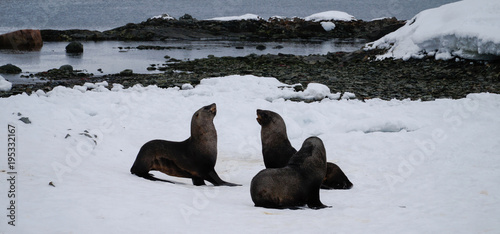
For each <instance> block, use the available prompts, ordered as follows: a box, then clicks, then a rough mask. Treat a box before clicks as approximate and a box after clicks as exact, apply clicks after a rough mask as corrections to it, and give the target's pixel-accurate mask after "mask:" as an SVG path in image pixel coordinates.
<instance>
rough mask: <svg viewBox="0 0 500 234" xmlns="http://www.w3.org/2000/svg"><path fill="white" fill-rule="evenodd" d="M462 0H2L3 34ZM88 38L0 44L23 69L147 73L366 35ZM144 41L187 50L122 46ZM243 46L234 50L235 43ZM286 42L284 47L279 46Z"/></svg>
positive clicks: (364, 15)
mask: <svg viewBox="0 0 500 234" xmlns="http://www.w3.org/2000/svg"><path fill="white" fill-rule="evenodd" d="M455 1H456V0H273V1H264V0H210V1H208V0H141V1H138V0H119V1H118V0H72V1H70V0H44V1H41V0H40V1H33V0H0V34H1V33H6V32H9V31H14V30H18V29H25V28H34V29H47V28H50V29H71V28H78V29H93V30H101V31H102V30H107V29H111V28H114V27H118V26H122V25H125V24H127V23H139V22H142V21H144V20H146V19H148V18H150V17H152V16H155V15H160V14H164V13H168V14H170V15H171V16H174V17H176V18H179V17H180V16H182V15H184V14H185V13H188V14H191V15H192V16H193V17H195V18H197V19H209V18H213V17H221V16H234V15H243V14H246V13H253V14H257V15H259V16H261V17H263V18H269V17H271V16H275V15H279V16H286V17H293V16H298V17H306V16H309V15H311V14H314V13H318V12H323V11H328V10H338V11H344V12H347V13H349V14H351V15H353V16H355V17H356V18H358V19H363V20H371V19H374V18H380V17H392V16H395V17H396V18H398V19H410V18H412V17H413V16H414V15H415V14H417V13H418V12H420V11H422V10H425V9H429V8H433V7H437V6H440V5H443V4H446V3H450V2H455ZM235 43H236V42H223V41H218V42H210V41H201V42H182V41H180V42H130V43H129V42H97V43H96V42H86V43H84V47H85V52H84V53H83V55H81V56H77V57H74V56H68V55H66V53H65V51H64V48H65V46H66V45H67V43H45V44H44V46H43V48H42V50H41V51H36V52H14V51H8V50H0V65H3V64H7V63H12V64H15V65H17V66H19V67H20V68H21V69H23V71H24V72H29V73H35V72H40V71H46V70H48V69H51V68H59V67H60V66H61V65H64V64H71V65H72V66H73V67H74V68H75V69H78V70H85V71H86V72H89V73H94V74H100V72H98V71H97V69H102V71H103V73H102V74H109V73H117V72H120V71H122V70H124V69H133V70H134V72H137V73H148V72H151V71H147V70H146V68H147V67H148V66H149V65H150V64H160V65H161V64H162V63H164V62H165V59H164V58H163V57H164V56H165V55H169V56H171V57H172V58H176V59H181V60H185V59H196V58H203V57H206V56H208V55H210V54H212V55H215V56H245V55H248V54H250V53H256V54H267V53H271V54H277V53H286V54H297V55H308V54H326V53H328V52H335V51H353V50H356V49H359V48H360V47H361V46H362V45H363V44H364V42H363V41H338V40H332V41H327V42H321V43H312V42H310V43H306V44H304V43H296V42H287V43H265V44H266V46H267V48H268V49H266V50H264V51H259V50H256V49H255V46H256V45H255V44H252V43H250V42H248V43H240V44H239V45H238V44H235ZM140 44H147V45H163V46H180V47H186V48H187V49H182V50H179V49H174V50H160V51H152V50H147V51H144V50H143V51H141V50H135V49H131V50H120V49H119V48H118V47H127V46H131V47H135V46H138V45H140ZM237 45H238V46H243V47H244V49H236V48H235V46H237ZM277 45H282V46H283V47H284V48H283V49H273V47H275V46H277ZM2 76H4V77H5V78H7V79H9V80H10V81H13V82H20V81H21V82H25V81H26V79H19V76H6V75H2Z"/></svg>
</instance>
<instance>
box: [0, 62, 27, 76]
mask: <svg viewBox="0 0 500 234" xmlns="http://www.w3.org/2000/svg"><path fill="white" fill-rule="evenodd" d="M21 72H22V70H21V68H19V67H18V66H16V65H12V64H10V63H9V64H6V65H3V66H1V67H0V73H5V74H19V73H21Z"/></svg>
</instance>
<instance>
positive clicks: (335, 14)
mask: <svg viewBox="0 0 500 234" xmlns="http://www.w3.org/2000/svg"><path fill="white" fill-rule="evenodd" d="M304 19H305V20H307V21H328V20H338V21H353V20H356V18H354V16H352V15H349V14H347V13H346V12H342V11H325V12H320V13H316V14H312V15H310V16H308V17H306V18H304Z"/></svg>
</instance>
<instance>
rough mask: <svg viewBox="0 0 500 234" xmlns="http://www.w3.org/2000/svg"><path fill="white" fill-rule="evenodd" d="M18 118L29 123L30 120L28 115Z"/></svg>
mask: <svg viewBox="0 0 500 234" xmlns="http://www.w3.org/2000/svg"><path fill="white" fill-rule="evenodd" d="M19 120H20V121H21V122H23V123H25V124H31V121H30V119H29V118H28V117H21V118H20V119H19Z"/></svg>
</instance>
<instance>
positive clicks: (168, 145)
mask: <svg viewBox="0 0 500 234" xmlns="http://www.w3.org/2000/svg"><path fill="white" fill-rule="evenodd" d="M216 113H217V107H216V105H215V103H214V104H211V105H208V106H204V107H202V108H200V109H199V110H198V111H196V112H195V113H194V114H193V117H192V119H191V136H190V137H189V138H188V139H186V140H185V141H182V142H172V141H166V140H152V141H149V142H147V143H146V144H144V145H143V146H142V147H141V149H140V150H139V153H138V154H137V158H136V159H135V162H134V165H132V168H131V169H130V172H131V173H132V174H135V175H137V176H139V177H143V178H145V179H148V180H159V181H164V182H170V183H174V182H172V181H168V180H163V179H158V178H156V177H154V176H153V175H151V174H150V173H149V171H153V170H155V171H160V172H163V173H165V174H167V175H170V176H177V177H184V178H191V179H192V181H193V184H194V185H205V180H206V181H208V182H210V183H212V184H213V185H215V186H219V185H226V186H239V185H238V184H233V183H229V182H226V181H223V180H222V179H221V178H220V177H219V175H217V172H215V169H214V167H215V162H216V160H217V131H216V130H215V125H214V123H213V119H214V117H215V114H216Z"/></svg>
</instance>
